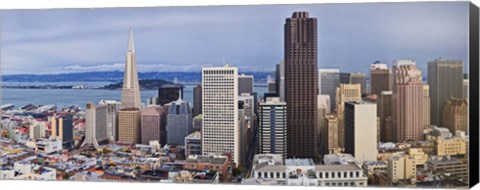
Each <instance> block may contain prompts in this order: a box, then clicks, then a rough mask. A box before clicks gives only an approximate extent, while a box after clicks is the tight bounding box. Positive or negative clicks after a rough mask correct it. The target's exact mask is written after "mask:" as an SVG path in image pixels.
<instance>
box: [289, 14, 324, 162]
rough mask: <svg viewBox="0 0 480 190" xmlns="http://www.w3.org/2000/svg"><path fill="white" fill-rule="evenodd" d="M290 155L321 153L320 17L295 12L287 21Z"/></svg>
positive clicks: (310, 156) (311, 155)
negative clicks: (318, 40)
mask: <svg viewBox="0 0 480 190" xmlns="http://www.w3.org/2000/svg"><path fill="white" fill-rule="evenodd" d="M284 55H285V87H286V88H285V90H286V102H287V105H288V106H287V151H288V152H287V155H288V157H305V158H307V157H309V158H314V157H315V156H316V155H317V152H318V149H317V143H316V140H317V132H316V129H317V93H318V73H317V72H318V70H317V19H316V18H312V17H309V16H308V12H294V13H293V15H292V17H291V18H287V19H286V23H285V52H284Z"/></svg>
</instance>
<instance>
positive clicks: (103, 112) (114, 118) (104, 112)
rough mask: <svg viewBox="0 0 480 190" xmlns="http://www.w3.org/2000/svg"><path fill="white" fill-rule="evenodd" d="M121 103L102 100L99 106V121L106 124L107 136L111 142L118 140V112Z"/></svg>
mask: <svg viewBox="0 0 480 190" xmlns="http://www.w3.org/2000/svg"><path fill="white" fill-rule="evenodd" d="M120 105H121V103H120V102H117V101H115V100H102V101H100V102H99V104H98V105H97V115H96V117H97V120H98V119H99V120H100V121H103V122H105V123H106V124H105V125H106V130H107V136H108V138H109V139H110V141H111V142H114V141H117V139H118V111H120Z"/></svg>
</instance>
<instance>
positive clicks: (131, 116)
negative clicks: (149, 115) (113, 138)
mask: <svg viewBox="0 0 480 190" xmlns="http://www.w3.org/2000/svg"><path fill="white" fill-rule="evenodd" d="M141 115H142V112H141V111H140V109H138V108H123V109H121V110H120V111H119V112H118V140H119V141H122V142H129V143H135V144H136V143H140V141H141V139H142V137H141Z"/></svg>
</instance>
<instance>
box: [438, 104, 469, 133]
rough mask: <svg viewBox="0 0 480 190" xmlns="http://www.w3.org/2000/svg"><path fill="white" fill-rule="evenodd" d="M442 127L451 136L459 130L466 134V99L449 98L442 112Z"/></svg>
mask: <svg viewBox="0 0 480 190" xmlns="http://www.w3.org/2000/svg"><path fill="white" fill-rule="evenodd" d="M442 119H443V127H445V128H448V129H449V130H450V132H451V133H452V134H455V131H456V130H460V131H463V132H465V133H466V134H468V102H467V100H466V99H456V98H450V99H448V100H447V102H446V104H445V109H444V110H443V117H442Z"/></svg>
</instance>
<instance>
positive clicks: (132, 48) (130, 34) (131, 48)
mask: <svg viewBox="0 0 480 190" xmlns="http://www.w3.org/2000/svg"><path fill="white" fill-rule="evenodd" d="M128 51H130V52H135V46H134V45H133V28H132V27H130V29H129V32H128Z"/></svg>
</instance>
